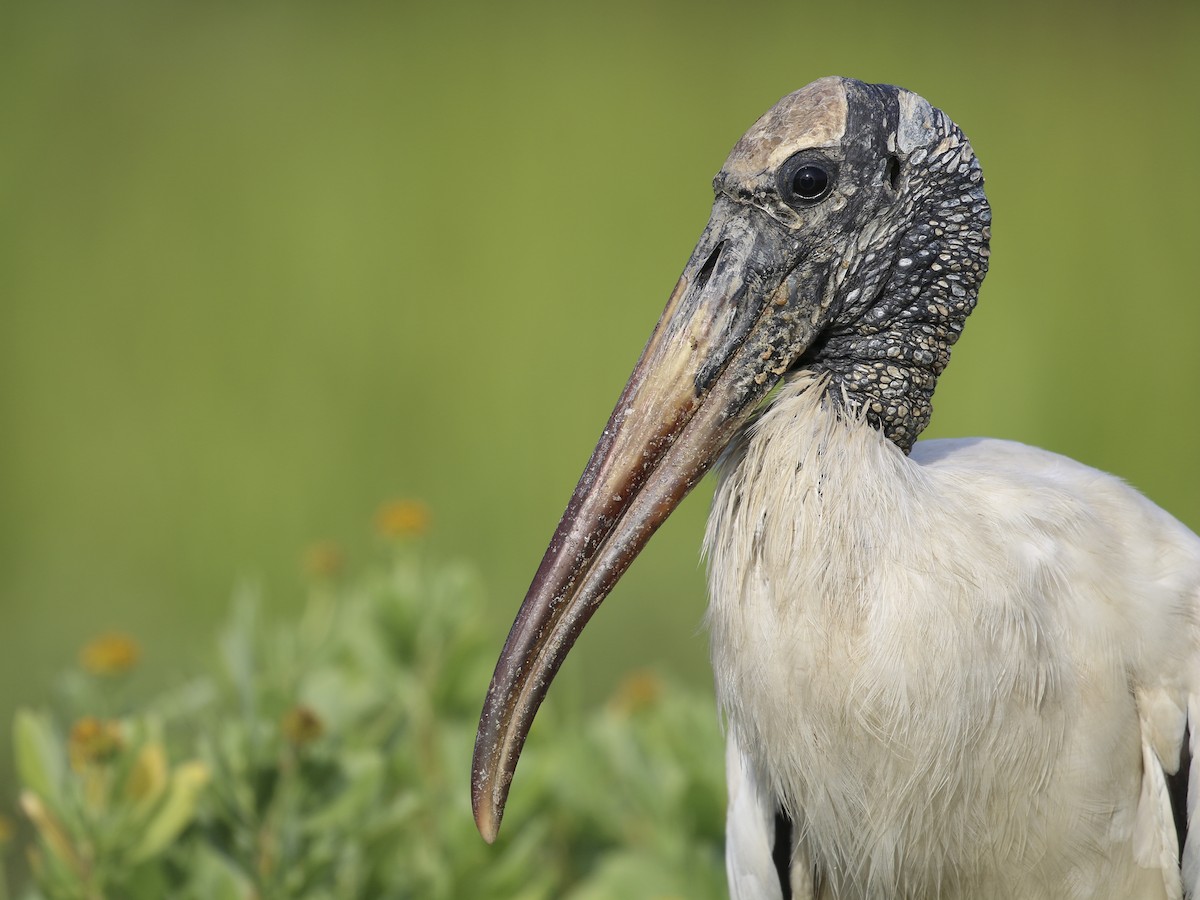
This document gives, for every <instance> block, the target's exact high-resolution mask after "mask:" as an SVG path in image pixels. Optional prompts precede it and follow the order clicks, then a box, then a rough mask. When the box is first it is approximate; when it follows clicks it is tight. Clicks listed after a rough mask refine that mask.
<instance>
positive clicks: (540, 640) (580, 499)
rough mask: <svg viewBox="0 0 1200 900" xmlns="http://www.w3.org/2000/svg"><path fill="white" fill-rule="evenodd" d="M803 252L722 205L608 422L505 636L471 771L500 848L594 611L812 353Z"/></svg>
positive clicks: (476, 801)
mask: <svg viewBox="0 0 1200 900" xmlns="http://www.w3.org/2000/svg"><path fill="white" fill-rule="evenodd" d="M801 255H802V254H801V252H800V248H799V247H798V246H796V245H795V242H794V239H793V238H792V236H791V235H790V234H789V233H788V231H787V230H786V229H785V228H783V227H782V226H781V225H780V224H778V223H777V222H775V221H774V220H772V219H770V218H769V217H768V216H767V215H766V214H765V213H763V212H761V211H759V210H757V209H756V208H753V207H749V206H745V205H740V204H737V203H735V202H734V201H732V200H730V199H729V198H728V197H725V196H719V197H718V199H717V201H716V203H715V204H714V206H713V212H712V217H711V219H710V220H709V224H708V227H707V228H706V229H705V230H704V233H703V234H702V235H701V238H700V241H699V243H698V244H697V246H696V249H695V251H693V253H692V257H691V259H690V260H689V262H688V264H687V267H686V268H685V269H684V272H683V275H682V276H681V277H680V279H679V283H678V284H677V285H676V286H675V290H674V291H673V292H672V293H671V297H670V300H669V301H668V302H667V308H666V310H665V311H664V312H663V315H662V318H661V319H660V320H659V322H658V325H657V326H656V327H655V330H654V333H653V334H652V335H651V337H650V341H649V343H648V344H647V345H646V348H645V350H644V351H643V352H642V356H641V359H640V360H639V361H638V363H637V366H636V367H635V368H634V370H633V374H632V375H631V376H630V378H629V382H628V383H627V384H626V386H625V389H624V391H623V392H622V394H621V397H620V399H619V400H618V401H617V405H616V408H615V409H614V410H613V412H612V416H611V417H610V418H609V420H608V425H607V426H606V427H605V429H604V433H603V435H601V438H600V441H599V443H598V444H597V446H596V449H595V450H594V451H593V453H592V457H591V460H590V461H589V462H588V465H587V468H586V469H585V470H584V473H583V476H582V477H581V478H580V479H579V484H578V486H577V487H576V488H575V493H574V494H573V495H572V497H571V500H570V503H569V504H568V505H567V510H566V512H565V513H564V514H563V517H562V521H561V522H559V525H558V529H557V530H556V531H555V532H554V537H553V538H552V539H551V541H550V546H549V548H548V549H547V550H546V555H545V557H544V558H543V559H542V563H541V566H540V567H539V568H538V571H537V574H536V575H535V576H534V579H533V584H532V585H531V586H530V588H529V593H528V594H527V595H526V597H525V602H524V603H523V604H522V605H521V609H520V611H519V612H518V613H517V618H516V621H515V622H514V623H513V627H512V630H511V632H509V635H508V640H507V642H506V643H505V645H504V650H503V651H502V653H501V654H500V660H499V662H498V663H497V664H496V672H495V675H494V676H493V677H492V683H491V686H490V687H489V688H488V693H487V699H486V700H485V701H484V706H483V713H482V715H481V716H480V719H479V732H478V734H477V736H476V739H475V758H474V762H473V765H472V777H471V788H472V805H473V807H474V810H475V822H476V824H477V825H478V827H479V831H480V833H481V834H482V835H483V837H484V839H485V840H486V841H488V842H489V843H490V842H491V841H493V840H495V837H496V832H497V831H498V829H499V827H500V819H501V816H502V815H503V813H504V804H505V801H506V799H507V797H508V789H509V784H510V783H511V781H512V777H513V772H514V770H515V769H516V765H517V760H518V757H519V756H520V753H521V748H522V746H523V745H524V742H525V736H526V735H527V734H528V732H529V727H530V725H531V724H532V722H533V717H534V714H535V713H536V712H537V709H538V707H539V706H540V705H541V702H542V699H543V698H544V697H545V695H546V691H547V689H548V688H549V686H550V682H551V680H552V679H553V678H554V675H555V673H557V672H558V669H559V667H560V666H561V665H562V662H563V660H564V658H565V657H566V655H567V652H568V650H570V648H571V646H572V645H573V644H574V643H575V639H576V638H577V637H578V636H579V634H580V632H581V631H582V630H583V628H584V626H585V625H586V624H587V622H588V620H589V619H590V618H591V616H592V614H593V613H594V612H595V611H596V609H597V608H598V607H599V605H600V603H601V601H602V600H603V599H604V598H605V596H606V595H607V594H608V592H609V591H610V590H611V589H612V587H613V585H614V584H616V582H617V580H618V579H619V578H620V577H621V575H622V574H623V573H624V572H625V570H626V569H627V568H628V567H629V564H630V563H631V562H632V561H633V559H634V557H636V556H637V554H638V553H639V552H640V551H641V549H642V548H643V547H644V546H645V544H646V542H647V541H648V540H649V539H650V536H651V535H652V534H653V533H654V532H655V530H656V529H657V528H658V526H659V525H661V524H662V523H663V521H664V520H665V519H666V518H667V516H668V515H670V513H671V511H672V510H674V509H675V507H676V506H677V505H678V504H679V502H680V501H681V500H682V499H683V498H684V496H685V495H686V494H687V493H688V492H689V491H690V490H691V489H692V488H693V487H694V486H695V485H696V483H697V482H698V481H699V480H700V478H701V476H702V475H703V474H704V473H705V472H706V471H707V470H708V468H709V467H710V466H711V465H712V463H713V461H714V460H715V459H716V458H717V456H718V455H719V454H720V452H721V450H722V449H723V448H724V447H725V446H726V445H727V444H728V443H729V441H730V439H731V438H732V437H733V435H734V433H735V432H736V431H737V429H738V428H739V427H740V426H741V425H743V424H744V423H745V422H746V421H747V420H748V419H749V417H750V416H751V414H752V413H753V411H754V408H755V407H756V405H757V403H758V401H759V400H761V399H762V398H763V396H764V395H765V394H766V393H767V391H769V390H770V388H771V386H772V385H773V384H774V383H775V382H776V381H777V380H778V379H779V377H780V376H781V375H782V374H783V372H784V371H786V369H787V367H788V366H789V365H790V364H791V363H792V362H793V361H794V360H795V359H796V358H797V357H798V356H799V355H800V353H801V352H803V349H804V348H805V347H806V346H807V345H808V344H809V343H810V342H811V340H812V337H813V335H814V334H815V333H816V329H817V322H816V318H817V316H816V315H815V314H813V313H812V312H810V311H809V310H811V309H812V308H813V307H814V306H816V305H817V304H801V305H800V307H799V308H798V307H797V304H796V303H795V302H793V300H794V298H797V296H799V295H808V296H810V297H811V294H812V286H811V285H803V284H801V281H802V279H803V277H804V276H803V275H802V274H801V268H802V267H801V268H798V267H797V263H798V262H800V261H801V259H800V257H801Z"/></svg>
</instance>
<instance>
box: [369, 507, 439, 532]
mask: <svg viewBox="0 0 1200 900" xmlns="http://www.w3.org/2000/svg"><path fill="white" fill-rule="evenodd" d="M375 530H376V531H377V532H378V533H379V534H381V535H383V536H384V537H388V538H405V537H416V536H417V535H420V534H424V533H425V532H426V531H428V530H429V507H428V506H426V505H425V504H424V503H422V502H421V501H420V500H393V501H392V502H391V503H385V504H384V505H383V506H381V507H380V508H379V512H377V513H376V514H375Z"/></svg>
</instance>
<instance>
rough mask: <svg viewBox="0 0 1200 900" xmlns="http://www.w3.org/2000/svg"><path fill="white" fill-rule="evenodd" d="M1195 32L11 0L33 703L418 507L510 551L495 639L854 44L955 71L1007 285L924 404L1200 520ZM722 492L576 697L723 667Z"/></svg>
mask: <svg viewBox="0 0 1200 900" xmlns="http://www.w3.org/2000/svg"><path fill="white" fill-rule="evenodd" d="M735 9H736V11H735ZM1198 26H1200V8H1198V7H1197V6H1196V5H1195V4H1187V3H1183V2H1179V3H1165V2H1157V3H1156V2H1151V3H1147V4H1143V5H1142V6H1141V7H1139V9H1138V12H1137V14H1136V15H1133V14H1131V13H1130V12H1129V11H1128V8H1127V6H1126V5H1125V4H1117V3H1114V2H1099V3H1082V2H1079V3H1063V4H1041V3H1032V2H1018V3H1012V4H1003V5H1001V4H977V5H964V4H954V5H948V4H947V5H941V4H933V3H924V2H918V3H914V4H904V5H900V6H897V5H895V4H887V3H883V2H871V0H863V2H848V3H844V4H840V5H829V4H826V5H824V6H820V7H817V6H803V5H797V4H794V3H782V2H764V0H748V2H746V3H742V4H738V5H737V6H736V7H732V6H729V7H727V6H724V5H720V4H715V3H709V2H701V3H686V2H683V0H678V2H668V3H659V4H654V5H649V4H643V3H635V2H632V0H613V2H608V3H604V4H594V5H591V4H584V5H572V4H561V3H550V2H544V0H538V2H533V0H527V2H520V0H518V2H513V3H505V4H485V3H482V2H463V3H456V4H448V3H447V4H433V3H419V2H414V3H399V4H392V5H382V4H369V3H365V2H347V3H338V4H319V3H315V2H286V3H285V2H281V0H270V2H268V0H263V2H252V3H244V4H235V3H230V2H215V3H204V4H199V3H196V4H186V3H170V4H168V3H150V2H121V0H118V2H114V3H106V4H95V3H85V2H82V0H62V2H55V3H40V2H34V0H10V2H9V3H7V4H5V5H4V7H3V9H0V109H3V110H4V111H5V115H4V128H3V131H4V137H3V139H2V140H0V436H2V439H0V617H2V618H0V621H2V622H3V623H4V627H3V628H2V629H0V721H9V720H10V719H11V710H12V709H13V708H14V707H15V705H16V704H17V703H18V702H25V703H30V702H33V703H36V702H38V701H39V700H40V699H41V698H42V697H44V696H45V695H46V693H47V691H48V685H49V683H50V681H51V678H50V674H51V673H52V672H54V671H56V670H58V669H60V668H61V667H63V666H64V665H66V664H67V663H68V662H69V661H70V660H71V659H73V658H74V656H75V654H76V653H77V650H78V648H79V647H80V646H81V645H83V644H84V643H85V641H86V640H87V639H89V638H90V637H92V636H93V635H96V634H99V633H103V632H107V631H118V632H127V633H129V634H132V635H134V636H135V637H136V638H137V639H138V641H139V643H140V645H141V647H142V650H143V653H144V656H145V659H144V667H145V669H144V671H145V672H147V673H155V672H159V673H163V672H170V671H175V670H177V669H179V668H181V667H186V666H188V665H190V664H194V662H195V656H196V654H197V652H198V651H197V650H196V649H195V641H194V635H196V634H204V633H207V632H208V631H209V630H211V629H212V628H213V627H214V623H215V622H216V621H217V620H218V619H219V618H220V617H221V615H222V614H223V611H224V609H225V608H226V605H227V598H228V596H229V594H230V592H231V589H232V586H233V585H234V583H235V582H237V581H238V580H240V579H247V578H248V579H251V580H253V581H256V582H257V583H259V584H260V585H261V586H262V589H263V593H264V594H265V595H266V597H267V598H268V603H274V604H275V605H276V607H277V609H276V612H279V613H281V614H284V615H286V614H287V612H288V610H289V608H291V607H290V605H289V601H288V599H287V598H288V597H291V596H294V595H295V594H296V593H297V591H295V590H294V588H295V587H296V586H297V585H298V583H299V579H300V576H299V574H298V572H299V569H300V562H299V561H300V559H301V557H302V556H303V554H304V553H305V548H308V547H310V546H313V545H314V542H319V541H327V540H332V541H334V542H335V543H336V544H337V545H339V546H341V547H343V548H345V551H344V552H345V553H346V555H347V556H348V557H349V558H350V561H351V563H353V562H354V561H356V560H361V559H362V558H364V557H365V556H366V555H367V554H368V552H369V550H370V547H371V544H372V541H373V540H375V538H374V537H373V535H372V532H371V529H370V528H368V527H366V526H365V525H364V524H363V523H366V522H368V521H369V520H370V518H371V516H372V515H373V514H374V513H375V510H376V509H377V507H378V506H379V505H380V503H381V502H383V501H384V500H386V499H387V498H389V497H392V496H419V497H421V498H423V499H424V501H425V502H426V503H427V504H428V509H429V515H430V541H431V544H432V546H433V549H434V551H435V552H445V553H447V554H450V555H454V556H467V557H470V558H471V559H473V560H476V561H477V562H478V564H479V566H480V568H481V571H482V577H483V581H484V583H485V584H486V586H487V592H486V601H483V602H481V603H480V609H479V611H478V615H479V616H481V617H482V619H483V622H484V623H485V625H486V627H487V628H488V629H489V634H490V635H491V639H492V640H491V643H490V646H491V647H492V648H493V650H494V651H498V650H499V646H500V642H501V640H502V639H503V635H504V633H505V630H506V628H507V625H508V623H509V621H510V620H511V616H512V614H513V612H514V611H515V608H516V605H517V603H518V601H519V600H520V598H521V596H522V595H523V593H524V589H525V587H526V585H527V584H528V580H529V577H530V576H531V575H532V572H533V570H534V568H535V567H536V564H537V562H538V560H539V559H540V556H541V553H542V550H543V548H544V546H545V542H546V540H547V539H548V537H549V535H550V532H551V530H552V529H553V526H554V524H555V523H556V522H557V519H558V516H559V514H560V513H561V510H562V507H563V505H564V504H565V502H566V499H567V496H568V494H569V492H570V489H571V488H572V487H573V485H574V483H575V479H576V478H577V477H578V474H579V471H580V470H581V468H582V466H583V463H584V461H585V460H586V458H587V455H588V452H589V451H590V449H591V446H592V444H593V442H594V440H595V438H596V437H597V435H598V434H599V431H600V429H601V427H602V425H603V423H604V421H605V418H606V416H607V414H608V411H609V410H610V409H611V405H612V403H613V401H614V400H615V398H616V395H617V393H618V391H619V389H620V387H621V385H622V384H623V382H624V379H625V377H626V375H627V374H628V371H629V369H630V368H631V366H632V364H633V362H634V360H635V359H636V357H637V355H638V353H639V351H640V349H641V346H642V344H643V342H644V340H645V338H646V336H647V335H648V334H649V331H650V328H651V327H652V325H653V323H654V321H655V320H656V318H657V316H658V314H659V312H660V310H661V308H662V305H663V303H665V300H666V296H667V293H668V292H669V290H670V288H671V286H672V284H673V283H674V280H675V278H676V277H677V275H678V272H679V269H680V267H681V266H682V264H683V261H684V260H685V258H686V255H687V253H688V252H689V250H690V248H691V245H692V242H693V241H694V240H695V238H696V236H697V235H698V234H699V231H700V229H701V227H702V226H703V224H704V221H705V218H706V215H707V210H708V205H709V202H710V195H709V189H708V183H709V180H710V179H711V177H712V175H713V174H714V173H715V172H716V170H717V169H718V168H719V166H720V164H721V162H722V160H723V159H724V158H725V155H726V153H727V152H728V150H729V148H730V146H731V145H732V143H733V142H734V140H736V138H737V137H738V136H739V135H740V134H741V133H742V131H743V130H744V129H745V128H746V127H747V126H748V125H749V124H750V123H751V122H752V121H753V120H754V119H755V117H756V116H758V115H759V114H760V113H761V112H763V111H764V110H765V109H766V108H767V107H768V106H769V105H770V104H771V103H772V102H774V101H775V100H776V99H777V98H778V97H780V96H781V95H783V94H785V93H787V92H788V91H791V90H793V89H795V88H797V87H800V86H801V85H803V84H805V83H807V82H808V81H811V80H812V79H814V78H816V77H819V76H821V75H825V74H831V73H841V74H847V75H854V76H856V77H859V78H863V79H866V80H872V81H890V82H894V83H897V84H902V85H904V86H906V87H910V88H912V89H914V90H917V91H919V92H920V93H922V94H923V95H925V96H926V97H927V98H928V99H929V100H930V101H932V102H933V103H934V104H935V105H938V106H941V107H942V108H944V109H945V110H947V111H948V112H949V114H950V115H951V117H952V118H954V119H955V120H956V121H957V122H958V123H959V124H960V125H961V126H962V127H963V128H964V130H965V131H966V133H967V134H968V135H969V136H970V138H971V140H972V142H973V144H974V146H975V148H976V150H977V152H978V153H979V155H980V157H981V159H982V161H983V165H984V171H985V174H986V176H987V179H988V189H989V195H990V197H991V199H992V203H993V207H994V210H995V227H994V241H993V265H992V273H991V275H990V276H989V278H988V280H987V282H986V284H985V286H984V289H983V293H982V296H981V303H980V307H979V310H978V312H977V313H976V314H975V316H974V317H973V318H972V321H971V324H970V326H969V327H968V329H967V331H966V335H965V337H964V339H963V341H962V342H961V343H960V345H959V347H958V349H957V350H956V351H955V360H954V363H953V365H952V366H951V368H950V370H949V372H948V374H947V376H946V378H944V379H943V384H942V386H941V388H940V390H939V392H938V396H937V400H936V406H937V412H936V415H935V418H934V424H933V426H932V428H931V433H932V434H936V435H943V436H944V435H959V434H991V435H996V436H1002V437H1009V438H1014V439H1018V440H1022V441H1026V442H1030V443H1035V444H1040V445H1043V446H1046V447H1049V448H1051V449H1054V450H1058V451H1061V452H1064V453H1067V454H1069V455H1072V456H1075V457H1077V458H1079V459H1082V460H1084V461H1086V462H1089V463H1091V464H1094V465H1097V466H1099V467H1101V468H1106V469H1110V470H1113V471H1116V472H1118V473H1120V474H1122V475H1123V476H1124V477H1126V478H1127V479H1129V480H1130V481H1131V482H1132V483H1134V484H1135V485H1137V486H1138V487H1140V488H1142V489H1143V490H1145V491H1146V492H1147V493H1148V494H1149V495H1150V496H1151V497H1152V498H1154V499H1155V500H1157V501H1158V502H1160V503H1161V504H1162V505H1164V506H1166V507H1167V508H1168V509H1170V510H1172V511H1173V512H1174V513H1175V514H1176V515H1177V516H1179V517H1180V518H1181V519H1183V520H1184V521H1185V522H1188V523H1189V524H1190V525H1192V527H1193V528H1196V527H1200V479H1197V478H1196V475H1195V465H1196V460H1197V459H1200V420H1198V418H1197V417H1196V416H1195V415H1194V413H1193V410H1195V408H1196V404H1197V402H1198V401H1200V354H1197V353H1196V349H1195V347H1196V337H1197V335H1200V303H1197V302H1196V291H1195V288H1194V287H1193V281H1192V277H1193V276H1192V269H1191V263H1192V261H1193V259H1194V256H1195V248H1196V244H1197V238H1198V236H1200V229H1198V227H1197V224H1196V203H1197V198H1198V197H1200V191H1198V190H1197V188H1198V181H1200V174H1198V171H1200V170H1198V169H1197V167H1196V166H1195V165H1194V162H1193V160H1192V156H1193V153H1194V147H1195V146H1196V145H1197V143H1198V140H1200V117H1197V115H1196V101H1195V97H1194V82H1195V77H1194V68H1195V64H1194V60H1195V58H1196V53H1197V52H1198V50H1200V27H1198ZM697 493H698V496H697V497H695V498H693V499H691V500H689V501H688V502H687V503H685V504H684V507H683V508H682V509H681V510H680V512H679V513H678V514H677V515H676V516H675V517H674V518H673V519H672V520H671V521H670V522H668V524H667V525H666V526H665V527H664V529H663V531H662V532H661V533H660V534H659V536H658V537H657V538H656V539H655V541H654V543H653V544H652V545H651V547H650V549H649V551H648V552H647V554H646V555H645V556H644V558H643V559H642V560H640V561H639V562H638V563H637V564H636V565H635V566H634V567H633V569H632V570H631V571H630V573H629V575H628V576H627V577H626V579H625V580H624V581H623V582H622V585H621V586H620V587H619V588H618V590H617V591H616V592H615V594H614V597H613V599H612V600H611V602H610V603H609V604H607V605H606V606H605V609H604V611H603V613H601V614H600V615H599V616H598V617H597V618H596V620H595V621H594V622H593V624H592V626H591V627H590V628H589V632H588V634H587V635H586V636H585V638H584V639H583V640H582V642H581V643H580V645H579V646H578V648H577V649H576V651H575V653H574V654H573V657H572V659H571V660H570V661H569V662H568V664H567V666H566V667H565V669H564V671H563V676H562V679H561V680H560V683H559V684H558V685H557V687H556V692H558V693H562V694H564V695H566V697H568V698H570V697H572V696H574V697H575V698H579V697H583V698H597V697H602V696H606V695H608V694H609V693H610V692H611V691H612V690H613V689H614V687H615V685H616V684H617V682H618V681H619V679H620V678H621V677H622V673H624V672H626V671H627V670H630V669H632V668H639V667H643V666H646V665H648V664H655V665H657V666H658V667H659V668H660V669H663V670H665V671H667V672H668V673H671V674H673V675H674V676H675V677H678V678H681V679H683V680H684V681H686V682H689V683H691V684H695V685H703V684H705V683H707V680H708V675H707V668H706V663H705V655H706V654H705V646H704V640H703V637H702V635H700V634H699V632H698V624H699V621H700V617H701V612H702V608H703V580H702V577H701V570H700V567H699V564H698V561H697V548H698V546H699V537H700V530H701V523H702V520H703V516H704V513H705V507H706V496H707V489H706V488H703V487H702V488H701V489H700V490H699V491H698V492H697ZM489 662H491V660H489ZM483 687H484V685H483V683H482V682H481V683H480V685H479V689H480V690H479V698H480V700H481V699H482V689H483ZM535 731H536V729H535ZM5 744H7V742H0V746H3V745H5ZM0 761H2V760H0ZM4 768H8V767H7V766H5V767H4ZM462 774H463V777H464V778H465V777H466V773H465V771H464V772H463V773H462Z"/></svg>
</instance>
